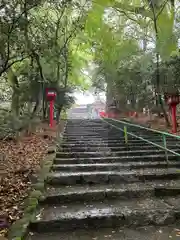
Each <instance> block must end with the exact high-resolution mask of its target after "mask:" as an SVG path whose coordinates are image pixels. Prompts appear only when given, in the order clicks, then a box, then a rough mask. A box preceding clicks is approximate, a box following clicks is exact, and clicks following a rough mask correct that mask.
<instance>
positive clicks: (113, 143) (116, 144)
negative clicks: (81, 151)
mask: <svg viewBox="0 0 180 240" xmlns="http://www.w3.org/2000/svg"><path fill="white" fill-rule="evenodd" d="M155 143H157V144H159V145H162V144H163V143H162V141H156V142H155ZM104 145H105V146H108V147H126V146H127V147H133V146H134V147H136V146H137V147H139V146H153V145H152V144H150V143H148V142H143V141H136V142H134V141H133V142H132V141H130V142H128V144H127V145H126V144H125V143H124V141H121V142H119V141H109V142H108V141H102V142H94V141H92V142H90V141H89V142H86V143H85V142H83V141H82V142H80V143H79V142H73V143H66V142H63V143H62V145H61V146H62V147H73V146H77V147H87V146H88V147H97V146H104ZM169 146H178V147H179V146H180V143H178V142H177V143H176V142H167V147H169Z"/></svg>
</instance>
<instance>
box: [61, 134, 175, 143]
mask: <svg viewBox="0 0 180 240" xmlns="http://www.w3.org/2000/svg"><path fill="white" fill-rule="evenodd" d="M139 137H141V136H139ZM142 138H144V139H146V140H149V141H152V142H153V141H162V137H161V136H159V137H151V136H142ZM63 139H64V140H66V141H67V142H70V141H80V140H83V141H91V140H101V141H102V140H103V141H105V140H106V141H124V137H123V136H121V135H120V136H103V137H101V136H84V135H81V136H77V137H64V138H63ZM129 139H130V140H131V141H136V140H139V139H138V137H137V138H134V137H132V138H129ZM140 140H141V139H140ZM169 140H170V141H171V142H179V140H177V139H176V138H174V139H169ZM141 141H143V140H141ZM167 141H168V139H167Z"/></svg>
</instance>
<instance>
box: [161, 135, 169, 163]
mask: <svg viewBox="0 0 180 240" xmlns="http://www.w3.org/2000/svg"><path fill="white" fill-rule="evenodd" d="M162 138H163V145H164V149H165V156H166V161H167V163H168V153H167V142H166V135H165V134H162Z"/></svg>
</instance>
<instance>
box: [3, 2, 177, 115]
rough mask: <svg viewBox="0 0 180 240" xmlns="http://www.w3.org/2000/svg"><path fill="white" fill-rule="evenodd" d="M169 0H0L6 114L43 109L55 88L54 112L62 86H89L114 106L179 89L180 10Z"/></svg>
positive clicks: (137, 104) (63, 96)
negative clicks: (49, 91)
mask: <svg viewBox="0 0 180 240" xmlns="http://www.w3.org/2000/svg"><path fill="white" fill-rule="evenodd" d="M179 8H180V6H179V3H178V1H175V0H156V1H155V0H143V1H142V0H94V1H90V0H81V1H80V0H70V1H63V0H62V1H56V0H38V1H37V0H36V1H32V0H31V1H29V0H13V1H10V0H3V1H2V3H1V4H0V42H1V45H0V81H1V84H0V87H1V88H0V98H1V99H2V100H6V101H9V102H10V103H11V113H12V116H14V117H16V118H19V116H20V115H22V113H23V114H24V113H26V112H28V115H29V116H31V117H33V116H34V115H36V114H37V113H38V112H40V111H41V112H42V113H43V115H44V117H45V115H46V112H47V104H46V101H45V95H44V94H45V88H46V87H49V86H53V87H56V89H57V92H58V94H59V95H58V96H59V97H58V98H57V102H56V104H57V109H58V115H59V114H60V112H61V110H62V108H63V107H64V106H65V105H66V104H69V101H70V102H72V101H73V99H72V98H71V97H70V96H68V93H70V92H72V91H73V90H75V89H87V88H88V87H90V86H91V87H92V86H93V87H95V88H96V89H97V90H99V91H106V94H107V105H108V104H109V103H110V102H111V101H112V99H113V98H115V99H116V100H118V102H119V108H122V107H125V108H127V107H131V108H133V109H135V108H142V107H146V106H148V107H149V108H153V107H154V106H157V107H158V106H160V107H161V110H162V111H163V112H164V114H165V109H164V102H163V94H164V92H165V91H166V90H167V89H171V90H172V91H173V89H177V86H178V88H179V80H180V79H179V78H180V77H179V76H180V65H179V46H178V41H179V37H180V30H179V29H180V28H179V27H180V13H179Z"/></svg>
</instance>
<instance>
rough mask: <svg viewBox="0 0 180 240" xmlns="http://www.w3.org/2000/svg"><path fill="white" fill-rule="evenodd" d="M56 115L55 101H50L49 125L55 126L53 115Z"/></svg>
mask: <svg viewBox="0 0 180 240" xmlns="http://www.w3.org/2000/svg"><path fill="white" fill-rule="evenodd" d="M53 115H54V101H53V100H51V101H50V106H49V125H50V127H51V128H52V127H53V117H54V116H53Z"/></svg>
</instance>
